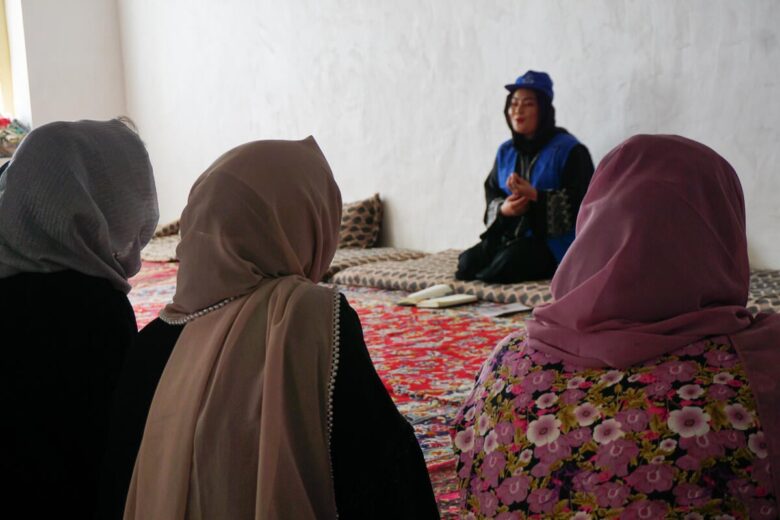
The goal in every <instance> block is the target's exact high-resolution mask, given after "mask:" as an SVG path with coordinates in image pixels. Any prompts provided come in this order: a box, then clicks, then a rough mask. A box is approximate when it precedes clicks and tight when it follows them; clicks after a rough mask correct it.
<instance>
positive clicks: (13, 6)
mask: <svg viewBox="0 0 780 520" xmlns="http://www.w3.org/2000/svg"><path fill="white" fill-rule="evenodd" d="M5 17H6V18H5V19H6V24H7V25H8V48H9V51H10V56H11V71H12V72H11V75H12V82H13V89H14V115H15V117H16V118H17V119H18V120H20V121H23V122H24V123H26V124H28V125H29V124H30V121H31V119H32V117H31V114H30V112H31V110H30V83H29V79H28V77H27V49H26V46H25V44H24V21H23V20H22V0H5Z"/></svg>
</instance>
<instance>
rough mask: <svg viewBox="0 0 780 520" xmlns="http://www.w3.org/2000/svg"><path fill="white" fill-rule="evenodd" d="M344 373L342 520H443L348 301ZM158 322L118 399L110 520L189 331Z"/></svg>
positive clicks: (337, 398)
mask: <svg viewBox="0 0 780 520" xmlns="http://www.w3.org/2000/svg"><path fill="white" fill-rule="evenodd" d="M339 312H340V325H341V328H340V350H339V355H340V359H339V368H338V373H337V374H336V385H335V389H334V395H333V406H334V424H333V431H332V435H331V459H332V462H333V472H334V485H335V492H336V506H337V509H338V512H339V518H341V519H351V518H361V519H363V518H404V519H407V518H408V519H415V518H421V519H422V518H438V517H439V514H438V510H437V507H436V502H435V499H434V496H433V490H432V488H431V483H430V480H429V478H428V472H427V469H426V467H425V461H424V459H423V455H422V451H421V450H420V446H419V445H418V444H417V439H416V438H415V436H414V431H413V430H412V427H411V426H410V425H409V423H407V422H406V420H405V419H404V418H403V417H402V416H401V414H400V413H398V410H397V409H396V407H395V405H394V403H393V401H392V399H391V398H390V396H389V395H388V393H387V390H386V389H385V387H384V385H383V384H382V381H381V380H380V379H379V376H378V375H377V373H376V371H375V370H374V366H373V364H372V363H371V358H370V356H369V353H368V349H366V345H365V342H364V340H363V330H362V327H361V325H360V320H359V318H358V316H357V313H355V311H354V310H353V309H352V307H350V306H349V304H348V303H347V300H346V298H344V296H343V295H342V296H341V303H340V307H339ZM183 328H184V326H183V325H168V324H166V323H165V322H163V321H162V320H160V319H157V320H154V321H153V322H151V323H150V324H149V325H147V326H146V327H144V329H143V330H142V331H141V332H140V333H139V336H138V341H137V343H136V345H135V347H134V348H133V349H132V351H131V352H130V354H129V355H128V358H127V362H126V364H125V367H124V369H123V373H122V378H121V380H120V385H119V390H118V392H117V409H116V413H115V415H114V424H113V427H112V434H111V439H112V441H111V448H110V454H109V457H110V461H111V463H110V465H109V466H110V467H111V468H112V473H113V474H112V475H110V476H108V477H107V479H106V480H107V482H110V483H111V484H109V485H107V489H106V493H105V497H106V500H105V501H104V502H103V503H102V508H103V511H105V515H104V517H105V518H121V517H122V511H123V509H124V503H125V498H126V496H127V490H128V487H129V485H130V479H131V477H132V472H133V465H134V463H135V457H136V455H137V453H138V449H139V447H140V444H141V437H142V436H143V429H144V424H145V422H146V416H147V413H148V411H149V407H150V406H151V402H152V397H153V396H154V390H155V388H156V387H157V382H158V381H159V379H160V376H161V375H162V371H163V368H164V367H165V363H166V362H167V360H168V357H169V356H170V354H171V352H172V350H173V347H174V345H175V344H176V341H177V339H178V337H179V334H180V333H181V331H182V330H183Z"/></svg>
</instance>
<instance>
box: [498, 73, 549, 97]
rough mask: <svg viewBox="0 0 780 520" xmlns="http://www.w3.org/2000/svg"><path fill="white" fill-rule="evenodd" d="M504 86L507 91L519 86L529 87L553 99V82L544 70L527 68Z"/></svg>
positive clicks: (512, 90)
mask: <svg viewBox="0 0 780 520" xmlns="http://www.w3.org/2000/svg"><path fill="white" fill-rule="evenodd" d="M504 88H506V89H507V90H508V91H509V92H514V91H515V90H517V89H520V88H530V89H531V90H536V91H537V92H541V93H542V94H544V95H545V96H547V97H548V98H550V101H552V99H553V82H552V80H551V79H550V76H549V75H548V74H547V73H546V72H537V71H535V70H529V71H528V72H526V73H525V74H523V75H522V76H520V77H519V78H517V79H516V80H515V82H514V83H510V84H509V85H504Z"/></svg>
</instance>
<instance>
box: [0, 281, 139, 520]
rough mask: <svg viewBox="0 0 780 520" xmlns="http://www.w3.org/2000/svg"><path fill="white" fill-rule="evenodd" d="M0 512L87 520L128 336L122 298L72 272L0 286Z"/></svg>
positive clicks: (130, 320)
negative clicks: (0, 442)
mask: <svg viewBox="0 0 780 520" xmlns="http://www.w3.org/2000/svg"><path fill="white" fill-rule="evenodd" d="M0 330H2V333H3V339H2V345H3V356H2V360H3V361H2V363H3V367H2V377H0V380H1V381H2V383H0V385H2V396H3V397H2V399H3V403H2V409H3V414H4V417H3V435H4V436H7V440H8V442H7V443H4V444H5V447H6V452H5V453H4V455H3V462H2V467H3V472H4V473H5V474H6V476H7V477H10V480H7V482H8V483H7V484H5V486H6V490H5V493H4V496H5V497H6V499H5V500H4V505H3V511H4V512H5V513H6V515H8V516H14V515H13V514H11V513H9V511H17V510H18V511H22V512H23V514H21V515H20V516H19V518H55V517H62V516H75V517H78V518H90V517H92V516H93V515H92V511H93V507H94V504H95V501H96V499H97V488H98V473H99V467H100V464H101V460H102V458H103V454H104V447H105V443H106V437H107V431H108V423H109V419H108V418H109V412H110V409H111V402H112V398H113V394H114V389H115V387H116V381H117V379H118V376H119V371H120V369H121V366H122V360H123V358H124V356H125V353H126V351H127V349H128V347H129V346H130V344H131V342H132V341H133V338H134V336H135V334H136V331H137V329H136V322H135V315H134V314H133V309H132V307H131V305H130V302H129V301H128V300H127V296H125V294H124V293H122V292H121V291H118V290H117V289H115V288H114V287H113V286H112V285H111V284H110V283H109V282H108V281H107V280H104V279H101V278H95V277H92V276H87V275H84V274H81V273H77V272H75V271H62V272H58V273H51V274H38V273H24V274H19V275H16V276H12V277H9V278H4V279H0Z"/></svg>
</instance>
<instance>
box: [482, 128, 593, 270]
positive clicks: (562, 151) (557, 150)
mask: <svg viewBox="0 0 780 520" xmlns="http://www.w3.org/2000/svg"><path fill="white" fill-rule="evenodd" d="M578 144H580V143H579V141H577V138H576V137H574V136H573V135H571V134H567V133H560V134H556V135H555V136H554V137H553V138H552V139H550V142H548V143H547V144H546V145H544V148H542V149H541V150H540V151H539V154H538V155H537V156H536V159H535V161H534V162H533V164H532V166H531V173H530V179H529V180H530V182H531V185H532V186H533V187H534V188H536V189H537V190H541V191H545V190H559V189H561V173H562V172H563V167H564V166H565V165H566V160H567V159H568V158H569V153H570V152H571V150H572V148H574V147H575V146H577V145H578ZM516 163H517V150H516V149H515V147H514V146H513V145H512V140H511V139H510V140H509V141H506V142H505V143H503V144H502V145H501V146H499V147H498V154H497V155H496V166H497V170H498V171H497V173H498V185H499V186H500V187H501V189H502V190H504V192H505V193H506V194H507V195H510V194H511V193H512V192H511V191H509V188H507V187H506V181H507V179H508V178H509V176H510V175H512V172H514V171H515V165H516ZM526 236H529V237H530V236H533V231H531V230H529V231H528V232H527V233H526ZM546 241H547V247H549V248H550V251H552V254H553V256H554V257H555V260H556V261H557V262H558V263H560V262H561V260H562V259H563V255H564V254H566V251H567V250H568V249H569V246H570V245H571V243H572V242H574V230H573V229H572V230H571V231H570V232H568V233H566V234H565V235H561V236H557V237H547V239H546Z"/></svg>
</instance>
